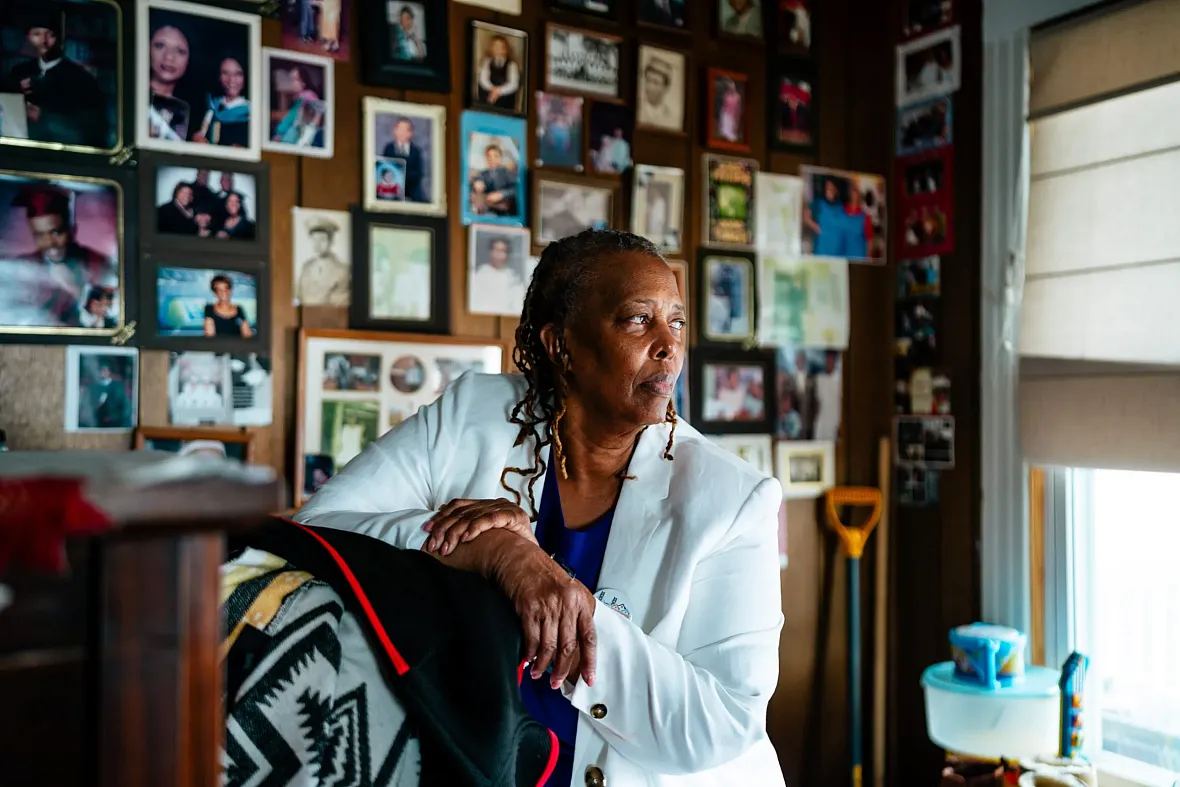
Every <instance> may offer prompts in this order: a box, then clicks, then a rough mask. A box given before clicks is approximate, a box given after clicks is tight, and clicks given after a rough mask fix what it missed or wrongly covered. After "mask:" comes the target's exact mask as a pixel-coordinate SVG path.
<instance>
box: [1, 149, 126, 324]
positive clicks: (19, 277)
mask: <svg viewBox="0 0 1180 787" xmlns="http://www.w3.org/2000/svg"><path fill="white" fill-rule="evenodd" d="M123 199H124V194H123V188H122V186H121V185H120V184H119V183H117V182H115V181H113V180H103V179H97V178H81V177H72V176H67V175H50V174H37V173H25V172H14V171H10V170H0V279H2V280H3V281H4V286H3V287H0V315H3V317H2V319H0V332H4V333H43V334H73V335H79V336H85V335H92V336H104V335H105V336H110V335H112V334H114V332H115V331H116V329H118V328H120V327H122V325H123V322H124V316H125V313H124V309H125V305H124V298H123V280H122V269H123V264H124V263H125V261H126V257H125V256H124V243H123V228H122V226H121V224H120V215H121V213H122V211H123Z"/></svg>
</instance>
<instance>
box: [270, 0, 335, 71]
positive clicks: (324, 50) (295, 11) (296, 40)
mask: <svg viewBox="0 0 1180 787" xmlns="http://www.w3.org/2000/svg"><path fill="white" fill-rule="evenodd" d="M351 6H352V3H348V2H345V0H321V1H320V2H314V1H313V0H298V1H297V2H286V3H282V4H281V5H280V7H279V20H280V24H281V26H282V30H283V39H282V40H283V49H285V50H287V51H288V52H303V53H304V54H308V55H327V56H328V57H330V58H332V59H333V60H340V61H342V62H347V61H348V57H349V51H350V50H351V44H352V40H351V38H350V33H351V31H352V20H351V19H350V18H349V11H350V8H351Z"/></svg>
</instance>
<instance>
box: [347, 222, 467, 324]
mask: <svg viewBox="0 0 1180 787" xmlns="http://www.w3.org/2000/svg"><path fill="white" fill-rule="evenodd" d="M377 227H386V228H391V229H406V230H419V231H422V230H425V231H427V232H429V233H430V234H431V248H430V305H431V308H430V314H429V316H428V317H427V318H426V319H423V320H408V319H389V318H381V317H374V316H373V315H372V313H371V311H372V310H371V303H372V300H371V299H372V284H371V282H372V275H373V260H372V258H371V254H370V251H371V250H370V237H371V233H372V231H373V229H374V228H377ZM449 232H450V227H449V222H448V220H447V218H446V217H432V216H418V215H413V214H403V213H369V212H366V211H364V210H363V209H361V208H360V207H358V206H355V205H354V206H353V208H352V244H353V250H352V266H353V268H352V300H351V305H350V306H349V308H348V325H349V328H351V329H353V330H367V331H397V332H400V333H429V334H446V333H449V332H450V327H451V307H450V304H451V293H450V256H449V255H450V246H449V243H448V241H447V235H448V233H449Z"/></svg>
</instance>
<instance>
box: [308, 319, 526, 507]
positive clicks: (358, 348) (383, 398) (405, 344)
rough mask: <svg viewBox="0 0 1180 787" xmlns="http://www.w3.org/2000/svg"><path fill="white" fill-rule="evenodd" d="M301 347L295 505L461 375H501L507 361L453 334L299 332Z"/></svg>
mask: <svg viewBox="0 0 1180 787" xmlns="http://www.w3.org/2000/svg"><path fill="white" fill-rule="evenodd" d="M299 343H300V349H299V377H298V381H299V382H298V393H297V397H296V399H297V405H296V406H297V414H296V421H295V430H296V437H295V445H296V448H295V451H296V456H295V485H294V488H295V505H302V504H303V502H304V501H305V500H306V499H307V498H308V497H310V496H311V495H312V494H313V493H314V492H315V491H316V490H317V489H318V488H319V487H320V486H322V485H323V484H324V483H325V482H326V481H327V480H328V479H329V478H331V477H332V475H334V474H335V473H336V472H337V471H338V470H339V469H340V468H342V467H344V465H346V464H348V462H350V461H351V460H352V459H353V457H355V456H357V455H358V454H359V453H360V452H361V451H362V450H364V448H365V446H366V445H368V444H369V443H371V442H373V441H374V440H376V439H377V438H378V437H380V436H381V435H383V434H385V433H386V432H387V431H389V430H390V429H392V428H394V427H396V426H397V425H398V424H400V423H401V422H402V421H404V420H405V419H407V418H409V417H410V416H411V415H413V414H414V413H415V412H417V410H418V408H419V407H421V406H423V405H427V404H430V403H431V402H433V401H434V400H435V399H436V398H438V395H439V394H441V393H442V392H443V389H444V388H446V387H447V386H448V385H449V384H450V383H451V382H452V381H453V380H455V379H457V378H458V377H459V376H460V375H462V374H463V373H464V372H468V371H471V372H476V373H483V374H499V373H501V372H502V371H503V366H504V364H505V362H506V361H505V359H506V358H507V357H508V353H507V350H506V349H505V347H504V345H503V344H499V343H496V342H487V341H478V340H469V339H458V338H454V337H450V336H446V337H443V336H414V335H404V334H396V333H366V332H362V331H329V330H308V329H304V330H302V331H300V338H299ZM374 370H376V371H377V375H376V378H375V379H374V378H373V375H372V372H373V371H374Z"/></svg>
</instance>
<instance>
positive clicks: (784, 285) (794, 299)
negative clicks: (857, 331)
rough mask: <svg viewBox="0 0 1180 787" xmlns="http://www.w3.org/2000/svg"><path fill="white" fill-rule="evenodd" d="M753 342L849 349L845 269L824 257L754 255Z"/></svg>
mask: <svg viewBox="0 0 1180 787" xmlns="http://www.w3.org/2000/svg"><path fill="white" fill-rule="evenodd" d="M758 296H759V297H758V342H759V343H760V344H761V345H762V346H764V347H768V346H775V345H785V346H802V347H832V348H836V349H843V348H845V347H847V346H848V337H849V327H850V325H851V317H850V311H851V307H850V306H849V291H848V263H847V262H845V261H844V260H834V259H828V258H824V257H794V256H790V255H782V254H778V253H776V252H762V253H760V254H759V255H758Z"/></svg>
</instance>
